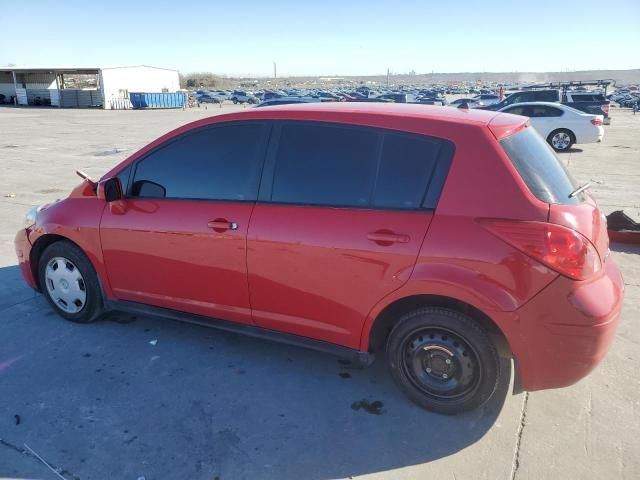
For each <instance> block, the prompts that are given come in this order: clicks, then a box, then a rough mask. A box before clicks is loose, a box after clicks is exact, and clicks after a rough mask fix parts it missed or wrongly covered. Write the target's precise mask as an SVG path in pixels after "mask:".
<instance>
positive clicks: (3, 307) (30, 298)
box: [0, 295, 38, 313]
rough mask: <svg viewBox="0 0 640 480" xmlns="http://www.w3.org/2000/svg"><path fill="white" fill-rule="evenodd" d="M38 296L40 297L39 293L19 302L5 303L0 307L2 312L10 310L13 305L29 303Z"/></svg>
mask: <svg viewBox="0 0 640 480" xmlns="http://www.w3.org/2000/svg"><path fill="white" fill-rule="evenodd" d="M37 297H38V296H37V295H34V296H33V297H29V298H25V299H24V300H20V301H19V302H16V303H11V304H9V305H3V306H2V308H0V313H1V312H4V311H5V310H9V309H10V308H11V307H15V306H16V305H20V304H21V303H27V302H29V301H31V300H35V299H36V298H37Z"/></svg>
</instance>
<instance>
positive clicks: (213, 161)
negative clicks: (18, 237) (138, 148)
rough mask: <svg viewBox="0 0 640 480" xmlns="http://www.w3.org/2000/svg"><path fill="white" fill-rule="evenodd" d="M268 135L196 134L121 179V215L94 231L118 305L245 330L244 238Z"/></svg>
mask: <svg viewBox="0 0 640 480" xmlns="http://www.w3.org/2000/svg"><path fill="white" fill-rule="evenodd" d="M268 129H269V127H268V126H267V125H265V124H262V123H254V122H237V123H227V124H220V125H217V126H210V127H204V128H200V129H197V130H194V131H191V132H188V133H186V134H183V135H181V136H179V137H177V138H173V139H171V140H169V141H168V142H167V143H165V144H164V145H161V146H160V147H158V148H156V149H154V150H153V151H151V152H150V153H149V154H147V155H145V156H144V157H143V158H141V159H140V160H139V161H137V162H136V163H135V164H134V165H133V166H132V167H129V168H127V170H126V171H124V172H121V174H120V175H119V176H120V178H121V180H123V184H124V185H125V186H126V185H127V183H128V187H127V188H126V199H125V201H124V202H123V208H113V207H108V208H106V209H105V211H104V214H103V217H102V221H101V225H100V238H101V242H102V249H103V254H104V260H105V264H106V268H107V271H108V274H109V282H110V285H111V288H112V289H113V291H114V293H115V294H116V296H117V298H118V299H120V300H127V301H132V302H138V303H144V304H149V305H154V306H159V307H164V308H170V309H174V310H180V311H185V312H190V313H195V314H201V315H207V316H213V317H217V318H223V319H227V320H232V321H237V322H242V323H251V309H250V305H249V291H248V284H247V269H246V234H247V229H248V226H249V218H250V217H251V212H252V210H253V207H254V205H255V201H256V198H257V192H258V184H259V178H260V174H261V171H262V166H263V160H264V151H265V143H266V135H267V131H268Z"/></svg>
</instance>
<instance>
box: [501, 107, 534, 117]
mask: <svg viewBox="0 0 640 480" xmlns="http://www.w3.org/2000/svg"><path fill="white" fill-rule="evenodd" d="M503 112H505V113H511V114H513V115H524V116H525V117H528V116H529V115H528V112H527V107H526V106H524V105H519V106H515V107H511V108H508V109H506V110H503Z"/></svg>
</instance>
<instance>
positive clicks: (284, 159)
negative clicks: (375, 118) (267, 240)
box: [271, 124, 379, 207]
mask: <svg viewBox="0 0 640 480" xmlns="http://www.w3.org/2000/svg"><path fill="white" fill-rule="evenodd" d="M378 138H379V134H378V133H376V132H375V131H372V130H369V129H364V128H355V127H341V126H333V125H311V124H285V125H283V126H282V132H281V135H280V141H279V146H278V152H277V158H276V169H275V173H274V178H273V188H272V192H271V199H272V200H273V201H275V202H283V203H301V204H309V205H335V206H352V207H363V206H367V205H368V204H369V198H370V196H371V191H372V187H373V181H374V177H375V169H376V160H377V153H378V143H379V142H378Z"/></svg>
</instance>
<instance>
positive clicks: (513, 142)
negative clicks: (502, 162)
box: [500, 127, 584, 205]
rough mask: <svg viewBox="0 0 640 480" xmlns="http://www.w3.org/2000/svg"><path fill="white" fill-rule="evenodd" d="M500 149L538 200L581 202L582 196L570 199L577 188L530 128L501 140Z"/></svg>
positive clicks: (561, 202) (566, 202)
mask: <svg viewBox="0 0 640 480" xmlns="http://www.w3.org/2000/svg"><path fill="white" fill-rule="evenodd" d="M500 145H501V146H502V148H503V149H504V151H505V152H506V154H507V156H508V157H509V159H510V160H511V163H513V166H514V167H515V168H516V170H517V171H518V173H519V174H520V176H521V177H522V180H524V183H526V184H527V187H528V188H529V190H530V191H531V193H533V194H534V195H535V196H536V197H537V198H538V199H539V200H542V201H543V202H546V203H556V204H562V205H576V204H578V203H581V202H582V201H584V195H583V194H578V195H576V196H575V197H572V198H570V197H569V195H570V194H571V192H573V191H574V190H575V189H576V188H577V184H576V182H575V180H574V179H573V177H571V174H570V173H569V172H568V171H567V169H566V168H565V166H564V165H563V164H562V163H561V162H560V160H558V157H556V155H555V153H554V152H553V150H552V149H551V147H550V146H549V145H548V144H547V142H545V141H544V139H543V138H542V137H541V136H540V135H538V133H537V132H536V131H535V130H534V129H533V128H532V127H527V128H525V129H524V130H521V131H519V132H518V133H516V134H514V135H511V136H509V137H506V138H503V139H502V140H500Z"/></svg>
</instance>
